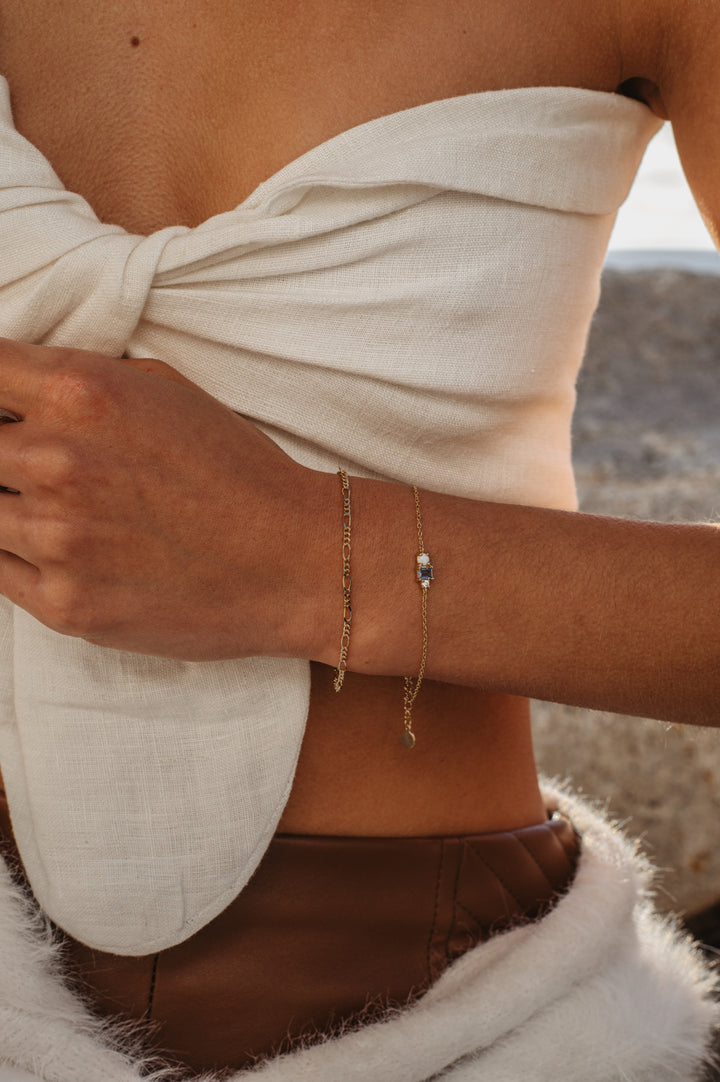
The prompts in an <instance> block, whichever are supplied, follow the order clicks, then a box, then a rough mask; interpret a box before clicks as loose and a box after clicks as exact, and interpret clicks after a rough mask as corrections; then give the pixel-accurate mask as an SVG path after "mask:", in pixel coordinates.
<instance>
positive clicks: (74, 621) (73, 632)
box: [41, 576, 99, 638]
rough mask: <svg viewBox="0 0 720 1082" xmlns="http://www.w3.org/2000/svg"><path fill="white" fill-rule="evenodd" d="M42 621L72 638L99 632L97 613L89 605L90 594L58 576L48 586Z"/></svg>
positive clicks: (67, 579) (70, 580)
mask: <svg viewBox="0 0 720 1082" xmlns="http://www.w3.org/2000/svg"><path fill="white" fill-rule="evenodd" d="M41 618H42V620H43V622H44V623H46V624H47V626H48V627H50V628H52V630H53V631H57V632H58V633H59V634H61V635H70V636H72V637H73V638H83V637H85V636H86V635H92V634H93V633H96V632H97V631H98V630H99V628H98V623H99V622H98V618H97V613H96V612H95V611H94V608H93V606H92V605H91V604H90V603H89V599H88V595H87V591H86V590H83V589H80V588H79V586H78V584H76V583H75V582H73V580H72V579H70V578H66V577H59V576H58V577H56V578H55V579H54V581H53V582H52V584H51V585H48V586H46V590H45V595H44V598H43V606H42V617H41Z"/></svg>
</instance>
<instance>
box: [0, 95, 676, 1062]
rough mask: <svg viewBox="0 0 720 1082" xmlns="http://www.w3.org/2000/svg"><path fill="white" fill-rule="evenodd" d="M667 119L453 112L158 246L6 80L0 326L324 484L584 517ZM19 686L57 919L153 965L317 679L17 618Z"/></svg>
mask: <svg viewBox="0 0 720 1082" xmlns="http://www.w3.org/2000/svg"><path fill="white" fill-rule="evenodd" d="M658 124H659V122H658V121H657V120H656V118H655V117H653V115H652V114H651V113H650V111H649V110H648V109H647V108H646V107H645V106H643V105H640V104H639V103H637V102H633V101H630V100H628V99H625V98H622V97H620V96H617V95H614V94H607V93H602V92H595V91H587V90H577V89H572V88H547V87H545V88H537V89H525V90H509V91H497V92H488V93H481V94H472V95H468V96H464V97H459V98H453V99H448V100H445V101H439V102H434V103H430V104H427V105H421V106H418V107H417V108H413V109H408V110H405V111H403V112H400V113H396V114H392V115H390V116H386V117H381V118H379V119H377V120H373V121H370V122H369V123H367V124H363V125H361V126H360V127H357V128H354V129H352V130H350V131H348V132H344V133H342V134H340V135H338V136H337V137H335V138H333V139H330V140H329V141H328V142H326V143H323V144H322V145H321V146H318V147H317V148H315V149H314V150H311V151H309V152H308V153H307V154H304V155H303V156H302V157H300V158H298V159H297V160H295V161H294V162H292V163H291V164H289V165H288V166H287V167H286V168H284V169H282V170H280V171H279V172H278V173H276V174H275V175H274V176H272V177H271V178H270V179H269V180H268V181H266V182H265V183H264V184H261V185H260V187H258V188H257V189H256V190H255V191H254V192H253V193H252V194H251V195H250V196H249V197H248V198H247V199H246V200H245V201H244V202H243V203H242V204H241V205H240V206H239V207H237V208H236V209H235V210H233V211H231V212H229V213H226V214H220V215H218V216H216V217H213V218H211V219H209V220H208V221H206V222H204V223H203V224H202V225H200V226H198V227H197V228H195V229H187V228H181V227H177V228H168V229H163V230H161V231H159V232H157V233H155V234H153V235H152V236H149V237H141V236H133V235H130V234H128V233H126V232H125V231H123V230H122V229H120V228H118V227H116V226H113V225H107V224H104V223H101V222H100V221H99V220H98V219H97V217H96V216H95V214H94V213H93V211H92V209H91V208H90V207H89V206H88V205H87V203H86V202H85V201H84V200H83V199H81V198H80V197H79V196H77V195H75V194H72V193H71V192H68V191H66V190H65V189H64V188H63V186H62V184H61V182H60V181H59V179H58V177H57V176H56V175H55V173H54V172H53V170H52V168H51V167H50V165H49V164H48V162H47V161H46V160H45V159H44V158H43V156H42V155H41V154H40V153H39V152H38V151H37V150H36V149H35V148H34V147H32V146H31V145H30V144H29V143H28V142H27V141H26V140H25V139H23V138H22V137H21V136H20V135H19V134H18V133H17V132H16V131H15V130H14V127H13V123H12V116H11V110H10V102H9V95H8V89H7V84H6V83H5V82H4V80H3V81H2V82H1V83H0V250H1V251H2V254H3V258H2V262H1V264H0V334H2V335H5V336H7V337H9V338H14V339H19V340H24V341H28V342H37V343H44V344H54V345H60V346H62V345H67V346H73V347H83V348H86V349H91V350H98V351H101V352H104V353H107V354H110V355H113V356H120V355H122V354H123V353H127V354H128V355H130V356H132V357H139V356H156V357H159V358H161V359H162V360H164V361H167V362H169V363H170V364H172V365H174V366H175V367H176V368H178V369H179V370H180V371H181V372H183V373H184V374H185V375H187V376H188V377H190V378H191V379H193V380H195V381H196V382H197V383H199V384H200V385H201V386H202V387H204V388H205V390H207V391H208V392H210V393H211V394H212V395H215V396H216V397H217V398H218V399H220V400H221V401H223V402H225V403H226V404H227V405H229V406H230V407H231V408H232V409H234V410H237V411H238V412H240V413H242V414H244V415H246V416H247V417H249V418H251V419H252V420H253V421H255V422H256V423H257V424H258V425H259V426H260V427H262V428H263V430H264V431H266V432H267V433H268V434H269V435H270V436H271V437H272V438H273V439H274V440H276V441H277V443H278V444H279V445H280V446H281V447H282V448H284V449H285V450H286V451H287V452H288V453H289V454H290V455H292V456H293V457H294V458H296V459H297V460H298V461H300V462H302V463H304V464H305V465H307V466H309V467H312V468H317V469H322V470H335V469H337V467H338V465H343V466H344V467H345V468H347V469H348V470H349V471H350V472H352V473H355V474H361V475H365V476H372V477H384V478H389V479H392V480H395V481H398V482H402V483H405V484H410V483H419V484H420V485H422V486H424V487H426V488H430V489H436V490H440V491H444V492H449V493H454V494H457V495H461V496H467V497H473V498H478V499H480V498H481V499H487V500H497V501H505V502H511V503H526V504H538V505H543V506H550V507H558V508H573V507H574V506H575V489H574V483H573V477H572V471H571V466H570V418H571V413H572V408H573V404H574V383H575V376H576V372H577V369H578V366H579V364H580V360H581V357H582V353H583V349H584V345H585V339H586V334H587V328H588V324H589V321H590V318H591V315H592V312H593V310H594V308H595V305H596V302H597V296H598V288H599V275H600V269H601V266H602V261H603V257H604V253H605V249H606V245H607V240H608V236H609V233H610V230H611V227H612V224H613V219H614V214H615V212H616V210H617V208H618V206H619V205H620V203H621V202H622V200H623V199H624V197H625V196H626V194H627V192H628V190H629V187H630V184H631V181H632V178H633V176H634V174H635V171H636V168H637V165H638V163H639V160H640V158H641V156H642V153H643V151H644V148H645V146H646V144H647V142H648V140H649V138H650V137H651V135H652V134H653V133H654V132H655V130H656V129H657V127H658ZM1 405H2V403H1V402H0V406H1ZM0 667H1V668H0V766H1V768H2V772H3V774H4V777H5V783H6V789H7V794H8V799H9V803H10V809H11V813H12V819H13V827H14V831H15V835H16V838H17V842H18V846H19V848H20V851H21V854H22V857H23V861H24V864H25V867H26V870H27V874H28V878H29V880H30V883H31V885H32V889H33V891H34V893H35V896H36V897H37V899H38V901H39V903H40V905H41V906H42V908H43V909H44V911H45V912H46V913H47V914H49V915H50V916H51V918H52V919H53V920H54V921H55V922H56V923H57V924H58V925H60V926H61V927H62V928H64V929H65V930H66V931H67V932H68V933H70V934H71V935H72V936H74V937H75V938H77V939H79V940H81V941H83V942H84V943H86V944H88V945H89V946H92V947H95V948H97V949H99V950H103V951H109V952H112V953H116V954H135V955H137V954H145V953H150V952H153V951H157V950H161V949H163V948H165V947H169V946H172V945H173V944H175V943H177V942H180V941H181V940H183V939H184V938H186V937H188V936H189V935H191V934H192V933H193V932H194V931H195V930H196V929H198V928H200V927H202V926H203V925H204V924H205V923H207V922H208V921H209V920H211V919H212V918H213V917H214V916H216V915H217V913H219V912H220V911H221V910H222V909H223V908H224V907H225V906H226V905H227V904H228V903H229V902H230V901H231V900H232V898H233V897H235V896H236V895H237V893H238V892H239V891H240V890H241V889H242V887H243V885H244V884H245V883H246V882H247V880H248V878H249V876H250V875H251V874H252V872H253V870H254V868H255V867H256V865H257V863H258V862H259V860H260V858H261V856H262V853H263V852H264V850H265V848H266V846H267V844H268V842H269V840H270V838H271V837H272V834H273V832H274V830H275V827H276V824H277V822H278V819H279V817H280V814H281V812H282V809H283V807H284V804H285V802H286V800H287V796H288V793H289V790H290V786H291V784H292V778H293V773H294V769H295V765H296V761H297V755H298V752H299V748H300V744H301V741H302V737H303V731H304V725H305V720H306V715H307V706H308V699H309V669H308V665H307V664H306V663H305V662H303V661H292V660H285V659H248V660H240V661H223V662H215V663H202V664H199V663H198V664H190V663H180V662H173V661H164V660H160V659H155V658H148V657H141V656H135V655H131V654H128V653H123V652H119V651H113V650H107V649H101V648H97V647H94V646H92V645H89V644H87V643H85V642H83V641H82V640H78V639H71V638H67V637H63V636H61V635H58V634H55V633H54V632H52V631H50V630H48V629H47V628H45V627H43V626H42V625H40V624H39V623H38V622H36V621H35V620H34V619H33V618H32V617H30V616H29V615H27V614H26V613H25V612H23V611H22V610H19V609H15V608H13V607H12V606H11V605H10V604H8V603H5V604H4V605H3V606H2V615H1V618H0ZM78 1077H79V1076H78ZM107 1077H108V1078H109V1077H111V1076H110V1075H108V1076H107ZM395 1077H398V1078H399V1076H395Z"/></svg>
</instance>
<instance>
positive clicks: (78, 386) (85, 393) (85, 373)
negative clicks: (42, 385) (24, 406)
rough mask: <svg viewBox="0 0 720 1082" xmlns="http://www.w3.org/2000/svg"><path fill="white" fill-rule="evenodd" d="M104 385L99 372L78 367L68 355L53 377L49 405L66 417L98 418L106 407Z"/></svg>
mask: <svg viewBox="0 0 720 1082" xmlns="http://www.w3.org/2000/svg"><path fill="white" fill-rule="evenodd" d="M106 383H107V379H106V376H105V373H104V372H103V371H101V370H99V369H90V368H87V367H85V366H83V365H81V364H78V363H77V362H76V361H74V355H73V354H72V353H70V355H69V356H68V357H63V358H62V359H61V362H60V364H59V366H58V367H57V368H56V369H55V371H54V373H53V377H52V399H53V405H54V407H55V408H56V409H58V410H60V411H61V412H62V413H63V414H64V415H66V416H67V415H70V416H72V415H78V414H79V415H81V416H82V417H88V416H92V415H96V414H102V413H103V412H104V410H105V408H106V403H107V387H106Z"/></svg>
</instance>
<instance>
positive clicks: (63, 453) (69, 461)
mask: <svg viewBox="0 0 720 1082" xmlns="http://www.w3.org/2000/svg"><path fill="white" fill-rule="evenodd" d="M26 456H27V461H26V468H27V471H28V474H29V476H31V477H33V478H34V480H35V482H36V483H37V484H41V485H43V487H46V488H53V489H58V488H65V487H67V486H68V485H69V484H70V483H71V482H72V481H73V480H74V479H75V478H76V477H77V476H78V471H79V470H80V467H81V462H80V455H79V452H78V449H77V448H76V447H75V446H73V444H72V443H71V442H70V441H69V440H66V439H55V440H45V441H44V442H43V443H42V444H37V445H35V446H34V447H30V448H28V450H27V452H26Z"/></svg>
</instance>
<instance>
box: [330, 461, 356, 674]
mask: <svg viewBox="0 0 720 1082" xmlns="http://www.w3.org/2000/svg"><path fill="white" fill-rule="evenodd" d="M338 477H339V478H340V481H341V483H342V500H343V538H342V565H343V569H342V592H343V626H342V635H341V636H340V661H339V662H338V667H337V670H336V672H335V679H334V680H333V687H334V688H335V690H336V691H339V690H340V688H341V687H342V686H343V680H344V679H345V673H346V671H347V656H348V649H349V647H350V623H351V621H352V609H351V607H350V586H351V579H350V527H351V526H352V513H351V511H350V479H349V477H348V475H347V472H346V471H345V470H338Z"/></svg>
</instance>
